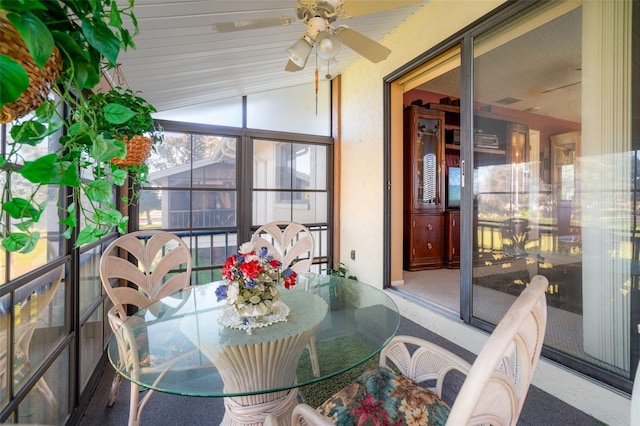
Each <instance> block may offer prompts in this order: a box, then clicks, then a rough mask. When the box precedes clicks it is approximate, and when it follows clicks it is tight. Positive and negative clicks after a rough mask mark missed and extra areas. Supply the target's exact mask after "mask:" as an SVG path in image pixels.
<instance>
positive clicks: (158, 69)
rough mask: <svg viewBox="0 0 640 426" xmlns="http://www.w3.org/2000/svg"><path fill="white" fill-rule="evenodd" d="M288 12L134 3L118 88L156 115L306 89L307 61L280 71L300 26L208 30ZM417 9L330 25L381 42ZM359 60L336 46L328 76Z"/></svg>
mask: <svg viewBox="0 0 640 426" xmlns="http://www.w3.org/2000/svg"><path fill="white" fill-rule="evenodd" d="M118 1H122V2H124V1H126V0H118ZM428 1H429V0H424V1H423V3H425V2H428ZM295 5H296V2H295V0H281V1H271V0H261V1H258V0H253V1H245V0H233V1H218V0H193V1H191V0H136V2H135V9H134V10H135V14H136V18H137V20H138V24H139V28H140V34H138V35H137V36H136V37H135V38H134V41H135V43H136V47H137V48H136V49H132V50H129V51H127V52H124V53H122V54H121V55H120V57H119V58H118V62H119V63H120V69H121V71H122V73H123V75H124V78H125V81H124V82H122V83H123V84H125V83H126V85H128V86H129V87H131V88H132V89H133V90H136V91H140V92H141V93H142V96H144V97H145V98H146V99H147V100H148V101H149V102H151V103H152V104H153V105H154V106H155V107H156V108H157V109H158V110H159V111H165V110H167V109H172V108H178V107H184V106H189V105H192V104H199V103H205V102H212V101H216V100H221V99H225V98H229V97H237V96H242V95H247V94H251V93H258V92H263V91H266V90H273V89H278V88H284V87H289V86H297V85H300V84H307V83H310V82H312V81H313V73H314V69H315V67H314V64H315V60H314V55H313V54H312V55H311V56H310V57H309V60H308V62H307V67H306V68H305V69H304V70H302V71H298V72H293V73H291V72H286V71H284V67H285V65H286V63H287V56H286V53H285V50H286V49H287V48H288V47H290V46H291V45H292V44H293V43H294V42H295V41H296V40H297V39H298V38H299V37H300V35H301V34H302V33H304V32H305V30H306V28H305V26H304V24H302V23H300V22H295V23H293V24H291V25H289V26H276V27H272V28H263V29H254V30H246V31H236V32H230V33H218V32H215V31H214V30H213V27H212V25H213V23H215V22H227V21H235V20H241V19H254V18H264V17H274V16H275V17H277V16H289V17H291V18H294V19H296V13H295ZM420 6H421V5H417V6H409V7H403V8H398V9H393V10H390V11H387V12H381V13H376V14H371V15H363V16H360V17H357V18H349V19H343V18H339V19H338V20H337V21H336V22H335V23H334V25H348V26H349V27H351V28H353V29H355V30H357V31H359V32H361V33H363V34H365V35H367V36H369V37H371V38H373V39H374V40H377V41H381V40H382V39H383V38H384V37H386V36H387V35H388V34H389V33H390V32H391V31H393V30H394V29H395V28H397V26H398V25H400V24H401V23H402V22H403V21H404V20H406V19H407V18H408V17H409V16H411V15H412V14H413V13H414V12H415V11H416V10H417V9H418V8H419V7H420ZM358 58H359V55H358V54H357V53H355V52H353V51H352V50H351V49H349V48H347V47H346V46H342V48H341V50H340V53H339V54H338V56H337V57H336V59H337V60H338V62H339V66H338V68H337V69H336V70H332V74H334V75H335V74H336V73H339V72H341V71H342V70H343V69H344V68H345V67H346V66H348V65H349V64H350V63H352V62H353V61H355V60H357V59H358ZM116 83H118V81H116Z"/></svg>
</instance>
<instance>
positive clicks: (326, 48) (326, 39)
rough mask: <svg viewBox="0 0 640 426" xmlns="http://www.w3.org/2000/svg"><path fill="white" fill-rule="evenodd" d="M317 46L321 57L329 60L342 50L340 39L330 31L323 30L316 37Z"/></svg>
mask: <svg viewBox="0 0 640 426" xmlns="http://www.w3.org/2000/svg"><path fill="white" fill-rule="evenodd" d="M316 46H317V49H318V56H319V57H320V59H323V60H325V61H328V60H329V59H333V58H335V57H336V55H337V54H338V52H339V51H340V40H339V39H338V37H337V36H336V35H335V34H332V33H330V32H329V31H322V32H320V33H319V34H318V36H317V37H316Z"/></svg>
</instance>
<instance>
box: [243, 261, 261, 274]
mask: <svg viewBox="0 0 640 426" xmlns="http://www.w3.org/2000/svg"><path fill="white" fill-rule="evenodd" d="M240 270H241V271H242V273H243V274H244V275H245V276H246V277H248V278H258V275H260V272H262V266H260V262H258V261H257V260H252V261H250V262H244V263H243V264H241V265H240Z"/></svg>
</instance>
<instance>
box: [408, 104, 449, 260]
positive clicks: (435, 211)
mask: <svg viewBox="0 0 640 426" xmlns="http://www.w3.org/2000/svg"><path fill="white" fill-rule="evenodd" d="M443 129H444V113H443V112H441V111H430V110H427V109H425V108H421V107H418V106H415V105H413V106H410V107H407V108H406V109H405V123H404V144H405V145H404V268H405V269H407V270H410V271H416V270H421V269H435V268H442V266H443V259H444V249H443V246H444V234H445V233H444V205H445V199H444V197H445V193H444V184H445V179H444V167H445V163H444V136H443Z"/></svg>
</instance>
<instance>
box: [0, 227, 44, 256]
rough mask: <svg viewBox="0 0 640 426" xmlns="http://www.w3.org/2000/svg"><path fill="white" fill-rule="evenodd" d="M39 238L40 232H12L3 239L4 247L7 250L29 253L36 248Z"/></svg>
mask: <svg viewBox="0 0 640 426" xmlns="http://www.w3.org/2000/svg"><path fill="white" fill-rule="evenodd" d="M39 239H40V233H39V232H32V233H30V234H29V233H25V232H12V233H11V234H9V235H7V236H6V237H4V238H3V239H2V247H4V248H5V250H7V251H17V252H20V253H29V252H30V251H32V250H33V249H34V248H36V245H37V244H38V240H39Z"/></svg>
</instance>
